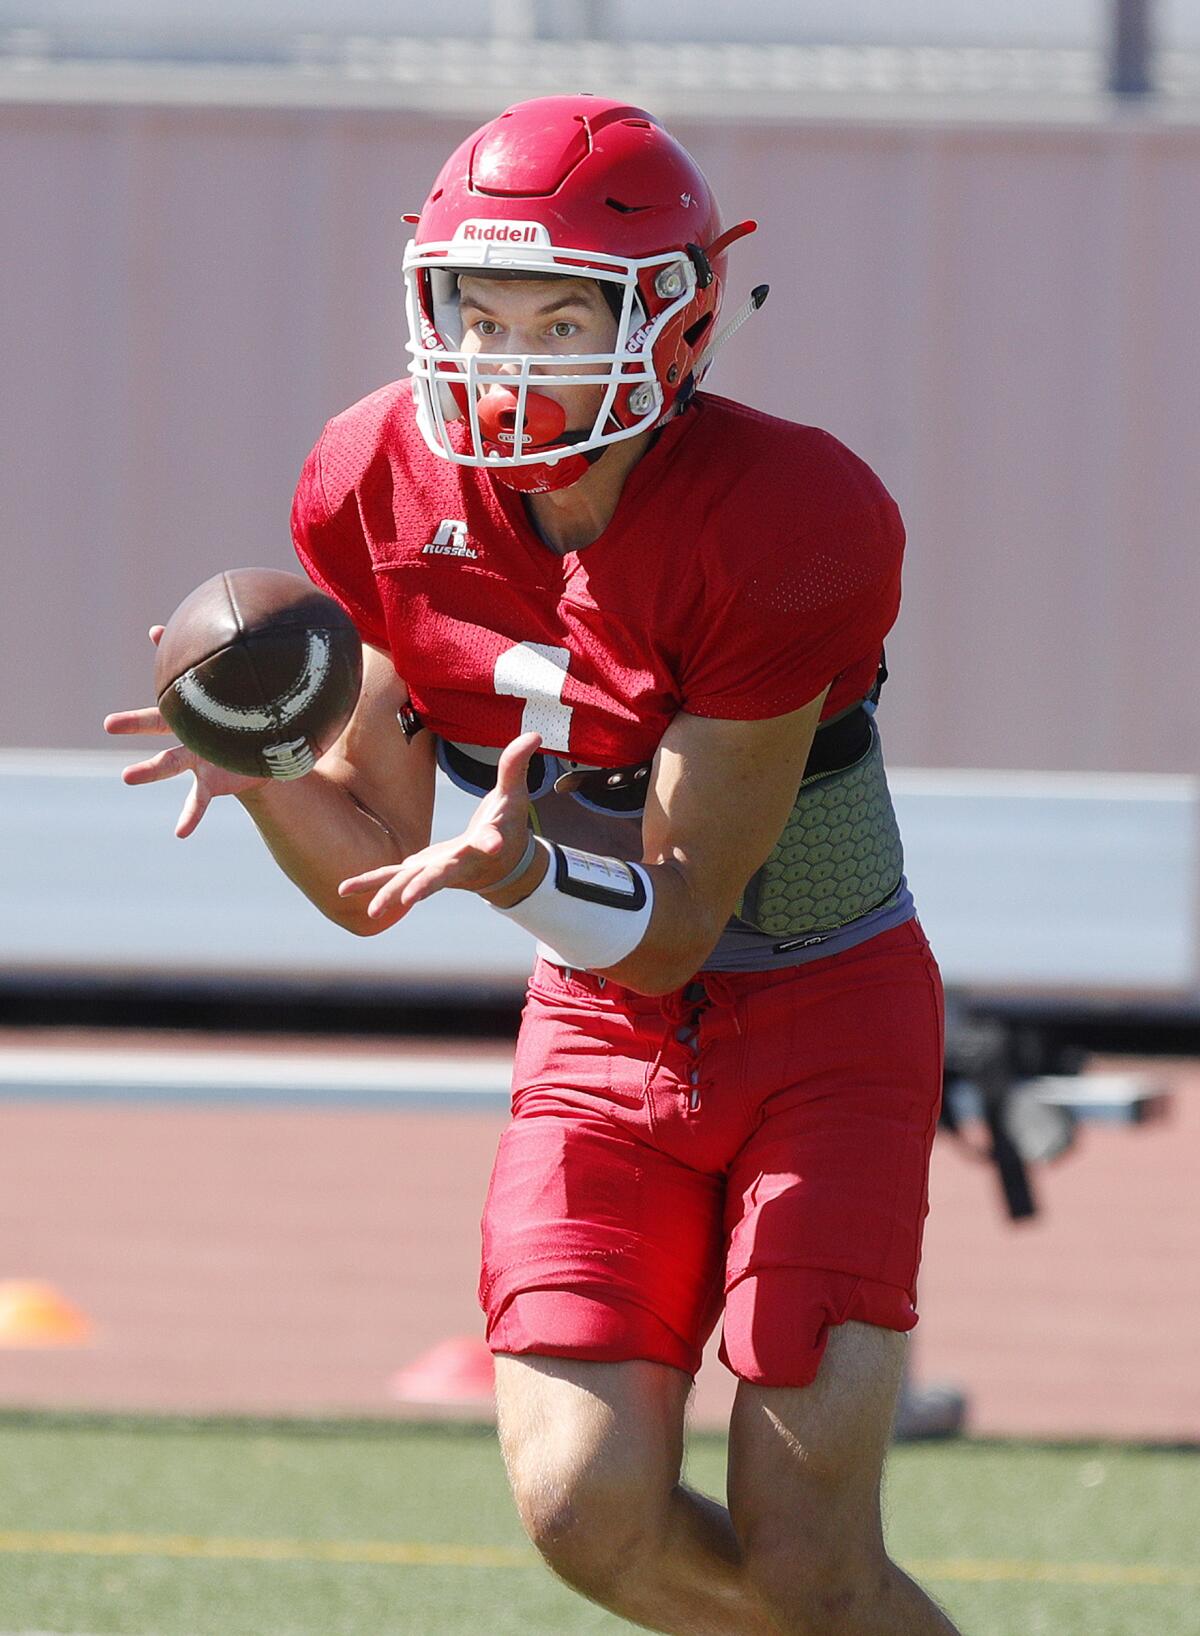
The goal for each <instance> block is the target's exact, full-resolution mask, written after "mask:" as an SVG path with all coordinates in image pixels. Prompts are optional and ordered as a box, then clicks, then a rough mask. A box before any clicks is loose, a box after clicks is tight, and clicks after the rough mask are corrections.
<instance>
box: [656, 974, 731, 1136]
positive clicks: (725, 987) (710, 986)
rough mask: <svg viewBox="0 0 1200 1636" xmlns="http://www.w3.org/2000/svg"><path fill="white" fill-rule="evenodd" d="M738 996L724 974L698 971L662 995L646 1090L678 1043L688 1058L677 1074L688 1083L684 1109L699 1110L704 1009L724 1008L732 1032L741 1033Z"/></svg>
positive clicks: (690, 1111)
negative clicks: (659, 1027) (657, 1036)
mask: <svg viewBox="0 0 1200 1636" xmlns="http://www.w3.org/2000/svg"><path fill="white" fill-rule="evenodd" d="M737 999H738V996H737V991H736V989H735V987H734V985H733V983H732V982H731V981H730V979H729V977H728V976H727V974H726V973H724V972H720V971H705V972H699V973H698V974H697V975H696V976H695V977H693V978H692V980H691V982H690V983H685V984H684V985H683V987H682V988H679V989H675V990H674V991H673V992H672V993H670V994H664V995H663V996H662V997H661V999H660V1001H659V1010H660V1011H661V1012H662V1015H663V1033H662V1038H661V1040H660V1041H659V1045H658V1050H657V1051H656V1052H655V1054H654V1060H653V1062H652V1063H651V1064H650V1066H649V1068H648V1069H647V1070H646V1081H645V1088H646V1091H647V1093H649V1091H650V1088H651V1086H652V1085H653V1083H654V1080H655V1078H656V1076H657V1075H658V1073H659V1070H660V1069H661V1068H662V1066H663V1064H664V1062H665V1061H666V1058H667V1053H668V1051H670V1049H671V1047H672V1045H678V1046H681V1047H682V1048H683V1050H684V1052H685V1053H686V1058H687V1059H690V1060H686V1063H685V1067H684V1071H683V1073H682V1074H681V1076H680V1077H681V1078H682V1079H684V1080H685V1081H686V1084H687V1090H686V1092H685V1096H686V1101H687V1111H688V1112H689V1113H698V1112H699V1111H700V1104H701V1089H702V1086H703V1071H702V1064H701V1056H700V1045H701V1040H700V1026H701V1019H702V1018H703V1016H704V1014H705V1012H707V1011H710V1010H712V1009H713V1008H714V1007H716V1006H720V1007H725V1008H727V1009H728V1011H729V1013H730V1017H731V1019H732V1022H733V1029H734V1033H736V1034H740V1033H741V1031H742V1025H741V1022H740V1021H739V1019H738V1014H737Z"/></svg>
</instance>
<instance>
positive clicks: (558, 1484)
mask: <svg viewBox="0 0 1200 1636" xmlns="http://www.w3.org/2000/svg"><path fill="white" fill-rule="evenodd" d="M510 1476H511V1478H512V1485H513V1494H514V1497H515V1499H516V1502H517V1509H518V1511H519V1512H520V1516H521V1521H522V1523H523V1524H524V1527H525V1531H526V1533H527V1534H528V1535H529V1538H530V1539H531V1540H532V1542H533V1544H534V1545H535V1546H536V1547H537V1549H538V1551H539V1552H540V1554H541V1555H542V1557H543V1558H544V1559H545V1561H546V1562H547V1563H548V1564H549V1566H550V1567H551V1568H553V1569H554V1571H555V1573H557V1574H558V1575H559V1576H560V1577H561V1578H563V1579H565V1580H567V1581H568V1582H569V1583H571V1584H572V1585H576V1586H578V1587H579V1588H580V1589H581V1590H585V1591H588V1592H589V1593H590V1594H592V1595H599V1594H602V1593H603V1592H604V1591H605V1590H606V1589H607V1588H609V1587H611V1586H612V1585H613V1584H614V1583H615V1582H616V1581H618V1580H620V1579H624V1578H627V1577H628V1576H629V1575H631V1574H633V1573H636V1572H637V1570H638V1568H639V1566H640V1564H642V1563H643V1562H645V1561H646V1560H647V1558H648V1557H650V1556H651V1555H652V1554H653V1553H654V1550H655V1548H656V1542H657V1541H658V1539H659V1538H660V1537H661V1532H662V1526H663V1510H664V1507H663V1506H662V1504H661V1503H659V1502H658V1501H657V1500H656V1499H655V1498H654V1497H653V1496H652V1495H651V1494H650V1493H648V1492H647V1489H646V1485H645V1484H644V1483H640V1482H638V1481H637V1480H636V1478H635V1476H634V1475H633V1474H632V1473H630V1474H629V1475H628V1476H623V1475H621V1474H619V1473H615V1472H613V1471H611V1470H597V1469H594V1468H587V1467H584V1468H583V1469H577V1470H573V1471H571V1472H567V1473H563V1472H558V1473H555V1472H547V1471H544V1470H543V1471H539V1472H529V1473H527V1474H525V1475H524V1476H522V1474H521V1473H520V1472H519V1471H513V1472H511V1473H510Z"/></svg>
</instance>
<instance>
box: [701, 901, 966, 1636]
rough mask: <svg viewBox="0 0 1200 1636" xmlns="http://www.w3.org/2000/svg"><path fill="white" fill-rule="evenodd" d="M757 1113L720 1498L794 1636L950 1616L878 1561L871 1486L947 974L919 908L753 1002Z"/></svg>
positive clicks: (730, 1347) (905, 1308)
mask: <svg viewBox="0 0 1200 1636" xmlns="http://www.w3.org/2000/svg"><path fill="white" fill-rule="evenodd" d="M745 1028H746V1033H747V1036H748V1037H750V1038H753V1039H754V1040H756V1041H757V1049H756V1051H755V1054H754V1058H753V1060H751V1061H748V1064H747V1084H746V1089H747V1092H748V1094H749V1096H750V1098H751V1099H752V1100H755V1099H756V1098H757V1105H758V1107H759V1108H760V1110H761V1118H760V1120H759V1122H758V1123H757V1125H756V1127H755V1129H754V1130H753V1133H752V1134H751V1136H750V1137H749V1139H748V1140H747V1141H746V1143H745V1144H744V1146H743V1148H742V1150H741V1151H740V1152H739V1154H738V1156H737V1158H736V1160H735V1161H734V1163H733V1164H732V1166H731V1167H730V1174H729V1184H728V1196H727V1206H726V1209H727V1215H726V1226H727V1230H728V1234H729V1252H728V1262H727V1269H726V1297H725V1316H724V1329H723V1335H722V1356H723V1357H724V1358H725V1360H726V1361H727V1362H728V1363H729V1365H730V1367H731V1368H732V1369H733V1371H734V1373H735V1374H737V1375H738V1376H739V1378H740V1381H741V1383H742V1384H741V1385H740V1386H739V1388H738V1398H737V1405H736V1409H735V1414H734V1417H733V1422H732V1425H731V1432H730V1436H731V1444H730V1451H731V1452H730V1459H731V1470H730V1506H731V1512H732V1515H733V1522H734V1526H735V1528H736V1529H737V1530H738V1535H739V1538H741V1540H742V1544H743V1548H744V1550H745V1553H746V1562H745V1567H746V1572H747V1575H748V1577H749V1579H750V1581H751V1583H752V1584H753V1585H755V1587H756V1588H757V1589H758V1592H759V1594H760V1596H762V1597H763V1598H764V1599H765V1600H766V1602H767V1604H768V1606H769V1607H770V1608H771V1611H772V1613H773V1615H774V1617H775V1619H776V1621H777V1622H778V1623H779V1625H780V1628H781V1629H782V1630H783V1631H785V1632H787V1633H789V1636H792V1633H805V1636H807V1633H809V1632H814V1633H815V1632H819V1633H820V1636H876V1633H877V1632H878V1633H882V1632H885V1631H886V1632H888V1633H889V1636H907V1633H908V1632H910V1631H911V1632H920V1633H928V1636H933V1633H935V1632H941V1633H945V1632H949V1631H950V1630H952V1628H953V1627H952V1626H951V1625H950V1624H949V1623H947V1621H946V1620H945V1617H944V1616H943V1615H942V1614H941V1613H939V1612H938V1610H937V1609H936V1608H935V1607H934V1605H933V1604H932V1603H931V1602H929V1601H928V1599H927V1598H925V1597H924V1596H923V1595H922V1593H921V1592H920V1591H919V1590H917V1588H916V1587H915V1586H913V1585H912V1584H911V1582H910V1581H908V1580H907V1579H906V1578H905V1576H904V1575H903V1574H901V1573H900V1572H899V1571H898V1570H897V1569H896V1568H895V1567H894V1566H893V1565H892V1564H891V1563H890V1562H889V1561H888V1558H887V1556H886V1554H885V1552H884V1548H883V1536H882V1528H881V1524H880V1513H879V1483H880V1474H881V1470H882V1465H883V1459H884V1454H885V1451H886V1448H887V1445H888V1441H889V1436H890V1430H891V1424H892V1416H893V1413H894V1409H895V1400H896V1394H897V1392H898V1389H899V1382H900V1376H901V1372H902V1366H903V1357H904V1349H905V1344H906V1343H905V1341H904V1338H903V1332H905V1331H907V1330H909V1329H911V1328H912V1326H913V1324H915V1322H916V1308H915V1286H916V1277H917V1267H918V1263H919V1260H920V1250H921V1236H922V1232H921V1230H922V1225H923V1222H924V1217H925V1212H926V1200H927V1180H928V1164H929V1152H930V1147H931V1145H932V1140H933V1132H934V1127H935V1122H936V1116H937V1108H938V1102H939V1098H940V1090H941V1045H942V1038H941V985H940V981H939V979H938V975H937V969H936V966H935V965H934V963H933V961H932V958H931V956H930V955H929V951H928V948H927V947H926V944H925V941H924V938H923V936H922V935H921V932H920V929H919V927H917V926H916V925H915V924H910V925H906V926H901V927H897V928H896V929H895V930H894V931H891V932H885V933H883V934H882V935H881V936H879V937H878V938H875V939H872V940H871V941H870V942H868V943H864V944H862V945H860V946H859V947H858V948H856V949H852V950H849V951H847V952H845V953H843V954H841V955H836V956H834V957H832V958H831V959H829V960H828V961H821V962H817V963H816V964H814V965H813V966H811V967H808V968H801V970H800V971H799V972H797V974H796V976H795V978H794V979H793V980H790V981H786V982H784V983H781V984H780V985H778V986H769V987H766V988H764V989H762V990H761V991H759V992H756V993H754V994H751V995H749V996H748V997H747V998H746V1000H745Z"/></svg>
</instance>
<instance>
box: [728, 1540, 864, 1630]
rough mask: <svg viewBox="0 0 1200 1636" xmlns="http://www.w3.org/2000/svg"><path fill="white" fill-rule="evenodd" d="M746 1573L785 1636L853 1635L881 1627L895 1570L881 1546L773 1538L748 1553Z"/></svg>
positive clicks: (753, 1542)
mask: <svg viewBox="0 0 1200 1636" xmlns="http://www.w3.org/2000/svg"><path fill="white" fill-rule="evenodd" d="M745 1571H746V1577H747V1580H748V1582H749V1583H750V1585H751V1586H752V1587H753V1589H754V1591H755V1593H756V1594H757V1596H758V1598H759V1600H760V1601H761V1602H762V1603H763V1605H764V1606H765V1607H766V1608H767V1610H768V1611H769V1612H770V1614H771V1615H772V1617H773V1618H774V1619H775V1621H776V1623H777V1624H778V1625H779V1628H780V1630H781V1631H784V1632H786V1633H787V1636H851V1633H853V1632H858V1631H860V1630H865V1629H868V1628H870V1629H877V1628H882V1626H880V1624H879V1614H880V1610H881V1609H882V1608H884V1607H886V1605H887V1602H888V1599H889V1597H890V1595H891V1592H892V1589H893V1580H894V1569H893V1568H892V1565H891V1563H890V1562H889V1561H888V1558H887V1556H886V1555H885V1553H884V1551H883V1548H882V1546H874V1547H872V1546H870V1545H861V1544H858V1543H856V1542H850V1541H838V1540H835V1539H832V1538H830V1537H828V1536H824V1537H820V1538H814V1537H813V1536H812V1535H806V1536H805V1537H801V1536H800V1535H799V1534H798V1533H797V1532H792V1533H790V1534H786V1535H785V1534H783V1533H771V1534H766V1535H763V1536H760V1537H758V1538H752V1539H751V1540H750V1541H749V1542H747V1545H746V1548H745Z"/></svg>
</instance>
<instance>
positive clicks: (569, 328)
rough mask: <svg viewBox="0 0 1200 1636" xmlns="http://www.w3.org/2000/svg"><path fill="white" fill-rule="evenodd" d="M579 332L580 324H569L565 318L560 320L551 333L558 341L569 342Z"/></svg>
mask: <svg viewBox="0 0 1200 1636" xmlns="http://www.w3.org/2000/svg"><path fill="white" fill-rule="evenodd" d="M578 330H579V325H578V324H568V322H567V321H566V319H565V318H560V319H559V321H558V323H557V324H555V325H554V326H553V327H552V329H551V331H550V333H551V334H552V335H553V337H554V339H555V340H556V341H569V340H570V339H571V337H572V335H575V334H576V333H577V332H578Z"/></svg>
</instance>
